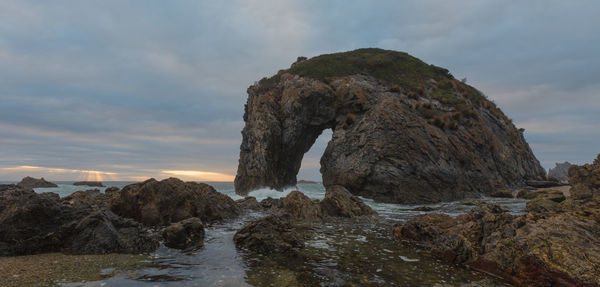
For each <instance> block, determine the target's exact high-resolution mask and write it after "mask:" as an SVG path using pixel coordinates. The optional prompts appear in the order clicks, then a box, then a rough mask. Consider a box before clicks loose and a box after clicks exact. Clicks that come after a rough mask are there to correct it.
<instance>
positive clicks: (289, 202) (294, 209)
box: [279, 190, 323, 221]
mask: <svg viewBox="0 0 600 287" xmlns="http://www.w3.org/2000/svg"><path fill="white" fill-rule="evenodd" d="M279 208H281V209H282V210H283V211H285V212H286V213H288V214H289V215H291V216H292V218H294V219H296V220H302V221H316V220H319V219H321V218H322V217H323V213H322V211H321V206H319V203H318V202H314V201H312V200H311V199H310V198H308V196H306V195H304V193H302V192H300V191H297V190H295V191H292V192H290V194H288V195H287V196H286V197H284V198H282V199H281V201H280V202H279Z"/></svg>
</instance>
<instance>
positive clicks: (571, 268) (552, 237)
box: [392, 156, 600, 286]
mask: <svg viewBox="0 0 600 287" xmlns="http://www.w3.org/2000/svg"><path fill="white" fill-rule="evenodd" d="M569 175H570V177H569V182H571V183H574V185H573V187H572V188H571V194H572V195H573V197H571V198H567V199H565V197H564V195H563V194H562V192H560V191H558V192H556V191H552V190H545V191H540V192H530V193H526V195H527V196H528V197H530V198H532V200H531V201H529V202H528V204H527V208H528V209H529V210H530V213H528V214H526V215H522V216H515V215H511V214H509V213H508V212H507V211H506V210H503V209H502V208H500V207H499V206H496V205H493V204H481V205H479V206H478V207H477V208H476V209H474V210H473V211H471V212H469V213H468V214H464V215H460V216H458V217H456V218H452V217H450V216H447V215H443V214H427V215H423V216H421V217H419V218H417V219H415V220H413V221H410V222H407V223H405V224H403V225H398V226H396V227H395V228H394V230H393V232H392V233H393V235H394V237H395V238H397V239H399V240H403V241H408V242H411V243H416V244H418V245H419V246H424V247H425V248H426V249H428V250H430V251H431V253H432V254H433V255H434V256H437V257H438V258H441V259H443V260H445V261H448V262H453V263H457V264H464V265H468V266H471V267H474V268H477V269H480V270H484V271H487V272H490V273H492V274H496V275H498V276H501V277H504V278H506V279H508V280H511V281H513V282H514V283H516V284H517V285H520V286H598V285H600V193H599V191H600V190H599V188H600V156H599V157H598V159H596V160H595V161H594V163H593V164H588V165H584V166H574V167H571V168H570V171H569Z"/></svg>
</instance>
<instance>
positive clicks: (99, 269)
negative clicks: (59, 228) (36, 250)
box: [0, 253, 152, 286]
mask: <svg viewBox="0 0 600 287" xmlns="http://www.w3.org/2000/svg"><path fill="white" fill-rule="evenodd" d="M151 262H152V261H151V258H150V257H148V256H143V255H130V254H105V255H65V254H60V253H47V254H38V255H27V256H14V257H0V286H59V284H64V283H69V282H84V281H97V280H100V279H102V278H106V277H111V276H114V275H117V274H122V273H126V272H133V270H136V269H141V268H145V267H148V266H150V265H151Z"/></svg>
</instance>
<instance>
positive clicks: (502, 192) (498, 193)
mask: <svg viewBox="0 0 600 287" xmlns="http://www.w3.org/2000/svg"><path fill="white" fill-rule="evenodd" d="M490 196H491V197H500V198H512V197H513V195H512V191H510V190H506V189H504V190H497V191H494V192H493V193H492V194H490Z"/></svg>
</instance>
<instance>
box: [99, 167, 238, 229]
mask: <svg viewBox="0 0 600 287" xmlns="http://www.w3.org/2000/svg"><path fill="white" fill-rule="evenodd" d="M111 210H112V211H113V212H114V213H116V214H119V215H121V216H123V217H127V218H133V219H135V220H136V221H138V222H141V223H143V224H145V225H147V226H165V225H168V224H170V223H174V222H178V221H181V220H184V219H186V218H190V217H198V218H200V219H201V220H202V221H203V222H214V221H218V220H224V219H228V218H233V217H235V216H237V215H239V213H240V210H239V208H238V206H237V205H236V203H235V201H234V200H233V199H231V198H230V197H229V196H227V195H224V194H222V193H219V192H217V191H216V190H215V189H214V188H213V187H212V186H210V185H208V184H204V183H196V182H183V181H181V180H179V179H177V178H168V179H165V180H162V181H157V180H155V179H149V180H146V181H144V182H141V183H134V184H130V185H128V186H125V187H124V188H123V189H122V190H120V191H117V192H116V193H115V194H113V197H112V200H111Z"/></svg>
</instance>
